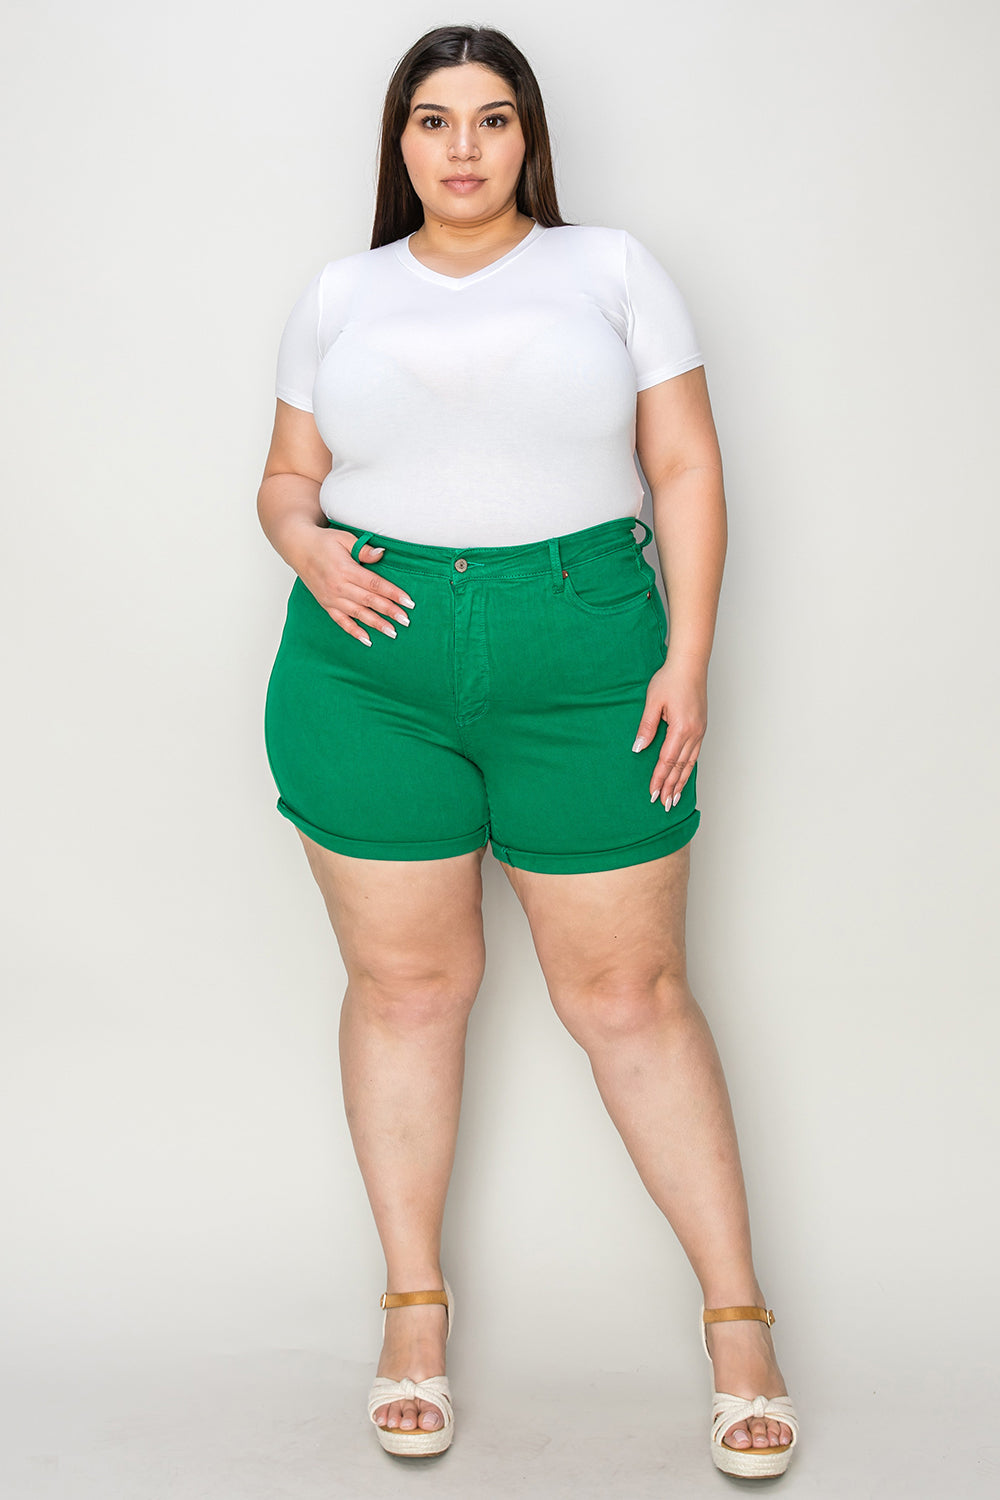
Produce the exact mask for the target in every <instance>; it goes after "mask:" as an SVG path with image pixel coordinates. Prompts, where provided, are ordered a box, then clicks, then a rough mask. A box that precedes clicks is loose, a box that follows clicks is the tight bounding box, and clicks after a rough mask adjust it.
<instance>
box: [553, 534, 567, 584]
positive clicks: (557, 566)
mask: <svg viewBox="0 0 1000 1500" xmlns="http://www.w3.org/2000/svg"><path fill="white" fill-rule="evenodd" d="M549 562H550V564H551V565H552V591H553V593H555V594H561V593H562V591H563V588H564V586H565V582H566V580H565V577H564V574H563V565H562V559H561V557H560V556H559V538H558V537H557V536H550V537H549Z"/></svg>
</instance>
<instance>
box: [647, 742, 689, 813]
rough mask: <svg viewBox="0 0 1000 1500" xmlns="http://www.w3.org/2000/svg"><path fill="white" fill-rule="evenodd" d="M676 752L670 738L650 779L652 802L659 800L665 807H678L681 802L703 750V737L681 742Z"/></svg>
mask: <svg viewBox="0 0 1000 1500" xmlns="http://www.w3.org/2000/svg"><path fill="white" fill-rule="evenodd" d="M678 740H680V744H679V745H678V748H677V750H676V752H675V751H674V748H673V744H672V742H671V740H670V737H669V736H668V737H667V739H666V740H664V742H663V744H662V746H661V747H660V757H659V760H658V761H657V763H656V766H655V768H654V770H653V775H652V777H651V779H650V784H649V785H650V801H651V802H655V801H656V800H657V798H659V800H660V801H661V802H662V803H663V805H664V807H670V806H671V805H673V806H674V807H676V805H677V803H678V802H679V801H680V794H681V792H682V791H683V790H684V787H685V785H686V783H687V781H688V778H689V777H690V775H691V772H692V770H693V769H694V764H695V761H696V760H697V759H698V752H699V750H700V748H701V740H702V736H701V735H698V736H696V737H694V738H692V737H690V736H689V737H687V738H686V739H683V740H681V737H680V733H678Z"/></svg>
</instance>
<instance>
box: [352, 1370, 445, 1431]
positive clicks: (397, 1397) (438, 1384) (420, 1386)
mask: <svg viewBox="0 0 1000 1500" xmlns="http://www.w3.org/2000/svg"><path fill="white" fill-rule="evenodd" d="M393 1401H430V1402H431V1403H432V1405H434V1406H436V1407H437V1408H438V1409H439V1410H440V1412H441V1415H442V1417H443V1418H444V1423H443V1425H442V1426H441V1427H432V1428H430V1429H428V1428H426V1427H406V1428H403V1429H400V1428H398V1427H394V1428H393V1429H392V1430H393V1432H399V1431H400V1430H402V1434H403V1436H404V1437H408V1436H409V1434H410V1433H411V1432H412V1433H416V1432H419V1433H422V1434H423V1435H425V1436H426V1435H427V1434H428V1432H432V1433H438V1432H442V1431H444V1429H445V1428H447V1427H450V1426H451V1425H452V1423H453V1422H454V1420H455V1412H454V1408H453V1407H452V1404H451V1387H450V1386H449V1384H448V1377H447V1375H429V1376H428V1377H427V1379H426V1380H407V1379H403V1380H389V1379H388V1378H387V1377H386V1376H385V1375H377V1376H376V1377H375V1381H374V1383H373V1385H372V1388H371V1390H370V1391H369V1393H368V1415H369V1416H370V1417H371V1419H372V1421H373V1422H374V1421H375V1413H376V1411H377V1410H378V1408H379V1407H380V1406H388V1405H389V1404H390V1402H393ZM418 1420H419V1419H418ZM377 1425H378V1424H377V1423H376V1426H377Z"/></svg>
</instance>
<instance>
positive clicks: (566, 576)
mask: <svg viewBox="0 0 1000 1500" xmlns="http://www.w3.org/2000/svg"><path fill="white" fill-rule="evenodd" d="M563 577H564V578H568V577H569V574H568V573H567V572H566V569H565V568H563Z"/></svg>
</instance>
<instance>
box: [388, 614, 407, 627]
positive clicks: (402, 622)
mask: <svg viewBox="0 0 1000 1500" xmlns="http://www.w3.org/2000/svg"><path fill="white" fill-rule="evenodd" d="M392 618H393V619H394V620H398V621H399V623H400V625H409V623H410V622H409V620H408V619H407V618H406V616H405V615H393V617H392Z"/></svg>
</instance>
